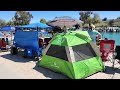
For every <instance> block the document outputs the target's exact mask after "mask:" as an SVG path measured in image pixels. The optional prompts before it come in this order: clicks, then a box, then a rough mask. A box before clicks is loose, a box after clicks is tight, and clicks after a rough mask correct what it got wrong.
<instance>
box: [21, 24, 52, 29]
mask: <svg viewBox="0 0 120 90" xmlns="http://www.w3.org/2000/svg"><path fill="white" fill-rule="evenodd" d="M19 28H37V30H38V28H42V29H44V28H50V26H48V25H46V24H44V23H32V24H28V25H24V26H19Z"/></svg>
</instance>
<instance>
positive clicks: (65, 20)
mask: <svg viewBox="0 0 120 90" xmlns="http://www.w3.org/2000/svg"><path fill="white" fill-rule="evenodd" d="M80 23H82V21H80V20H76V19H73V18H71V17H69V16H62V17H57V18H55V19H54V20H52V21H50V22H48V23H47V24H48V25H51V26H59V27H61V28H63V27H64V26H66V27H67V28H70V27H72V26H74V25H76V24H80Z"/></svg>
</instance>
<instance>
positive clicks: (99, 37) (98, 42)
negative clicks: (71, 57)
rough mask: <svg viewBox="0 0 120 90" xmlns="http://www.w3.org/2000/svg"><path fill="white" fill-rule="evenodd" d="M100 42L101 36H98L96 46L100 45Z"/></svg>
mask: <svg viewBox="0 0 120 90" xmlns="http://www.w3.org/2000/svg"><path fill="white" fill-rule="evenodd" d="M100 40H101V36H100V35H97V36H96V45H98V46H99V45H100Z"/></svg>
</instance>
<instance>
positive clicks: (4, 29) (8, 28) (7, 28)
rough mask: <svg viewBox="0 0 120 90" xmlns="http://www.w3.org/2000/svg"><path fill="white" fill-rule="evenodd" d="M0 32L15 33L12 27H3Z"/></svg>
mask: <svg viewBox="0 0 120 90" xmlns="http://www.w3.org/2000/svg"><path fill="white" fill-rule="evenodd" d="M0 31H15V27H14V26H4V27H3V28H1V29H0Z"/></svg>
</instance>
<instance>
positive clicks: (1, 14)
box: [0, 11, 120, 23]
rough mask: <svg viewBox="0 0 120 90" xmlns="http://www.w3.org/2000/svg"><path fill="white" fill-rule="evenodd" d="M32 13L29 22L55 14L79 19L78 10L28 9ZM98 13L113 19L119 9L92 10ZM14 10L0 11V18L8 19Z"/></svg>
mask: <svg viewBox="0 0 120 90" xmlns="http://www.w3.org/2000/svg"><path fill="white" fill-rule="evenodd" d="M29 12H30V13H31V14H32V15H33V19H32V20H31V23H35V22H39V21H40V18H45V19H46V20H47V21H48V20H52V19H54V18H55V17H56V16H57V17H59V16H71V17H73V18H75V19H79V12H80V11H29ZM94 12H96V13H98V14H99V15H100V17H101V18H102V19H103V18H105V17H107V18H108V19H115V18H117V17H119V16H120V11H94ZM14 14H15V11H0V19H4V20H5V21H9V20H11V19H12V17H13V16H14Z"/></svg>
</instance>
